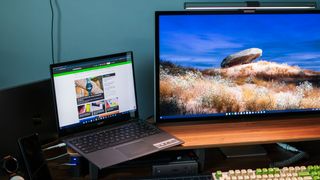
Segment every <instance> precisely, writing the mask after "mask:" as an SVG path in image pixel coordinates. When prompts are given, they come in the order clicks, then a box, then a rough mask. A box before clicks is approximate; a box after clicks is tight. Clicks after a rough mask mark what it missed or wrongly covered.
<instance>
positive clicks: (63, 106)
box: [51, 52, 137, 130]
mask: <svg viewBox="0 0 320 180" xmlns="http://www.w3.org/2000/svg"><path fill="white" fill-rule="evenodd" d="M132 63H133V58H132V52H126V53H120V54H115V55H108V56H101V57H96V58H90V59H84V60H78V61H71V62H66V63H60V64H54V65H52V66H51V74H52V80H53V86H54V91H55V98H56V99H55V100H56V109H57V115H58V123H59V128H60V130H61V129H68V128H73V127H76V126H82V125H83V126H85V125H86V124H93V123H99V122H103V121H108V120H110V119H113V118H115V117H117V116H122V115H128V114H129V115H130V114H132V113H134V112H135V111H136V110H137V105H136V97H135V87H134V76H133V64H132Z"/></svg>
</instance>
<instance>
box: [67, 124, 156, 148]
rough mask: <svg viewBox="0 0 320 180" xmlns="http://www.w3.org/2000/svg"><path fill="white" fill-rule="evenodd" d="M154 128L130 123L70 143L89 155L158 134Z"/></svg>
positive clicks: (148, 125)
mask: <svg viewBox="0 0 320 180" xmlns="http://www.w3.org/2000/svg"><path fill="white" fill-rule="evenodd" d="M160 132H161V131H160V130H159V129H157V128H156V127H154V126H152V125H150V124H148V123H145V122H132V123H129V124H126V125H123V126H120V127H117V128H114V129H107V130H102V131H98V132H95V133H92V134H88V135H86V136H82V137H79V138H76V139H73V140H71V141H70V143H71V144H73V145H74V146H76V147H77V148H79V149H80V150H81V151H82V152H84V153H91V152H94V151H98V150H101V149H105V148H108V147H112V146H116V145H119V144H123V143H126V142H130V141H133V140H136V139H140V138H143V137H146V136H150V135H153V134H157V133H160Z"/></svg>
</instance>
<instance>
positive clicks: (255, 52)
mask: <svg viewBox="0 0 320 180" xmlns="http://www.w3.org/2000/svg"><path fill="white" fill-rule="evenodd" d="M261 55H262V50H261V49H259V48H250V49H246V50H243V51H240V52H237V53H234V54H231V55H229V56H227V57H226V58H224V59H223V61H222V62H221V67H222V68H226V67H232V66H236V65H240V64H248V63H251V62H252V61H253V60H255V59H257V58H258V57H260V56H261Z"/></svg>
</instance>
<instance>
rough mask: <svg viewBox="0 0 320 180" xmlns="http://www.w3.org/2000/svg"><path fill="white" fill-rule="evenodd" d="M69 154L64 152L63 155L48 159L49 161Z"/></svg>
mask: <svg viewBox="0 0 320 180" xmlns="http://www.w3.org/2000/svg"><path fill="white" fill-rule="evenodd" d="M67 155H69V154H68V153H64V154H61V155H59V156H56V157H52V158H48V159H46V160H47V161H53V160H56V159H59V158H62V157H64V156H67Z"/></svg>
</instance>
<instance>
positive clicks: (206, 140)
mask: <svg viewBox="0 0 320 180" xmlns="http://www.w3.org/2000/svg"><path fill="white" fill-rule="evenodd" d="M159 127H160V128H161V129H163V130H165V131H167V132H168V133H171V134H172V135H174V136H176V137H177V138H180V139H182V140H183V141H185V143H184V144H183V145H182V146H178V147H174V148H173V149H194V148H213V147H225V146H237V145H252V144H269V143H276V142H297V141H309V140H319V139H320V118H313V119H302V118H301V119H287V120H268V121H254V122H253V121H252V122H233V123H210V122H209V123H199V124H196V123H193V124H190V123H184V124H183V123H170V124H169V123H167V124H160V125H159Z"/></svg>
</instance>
